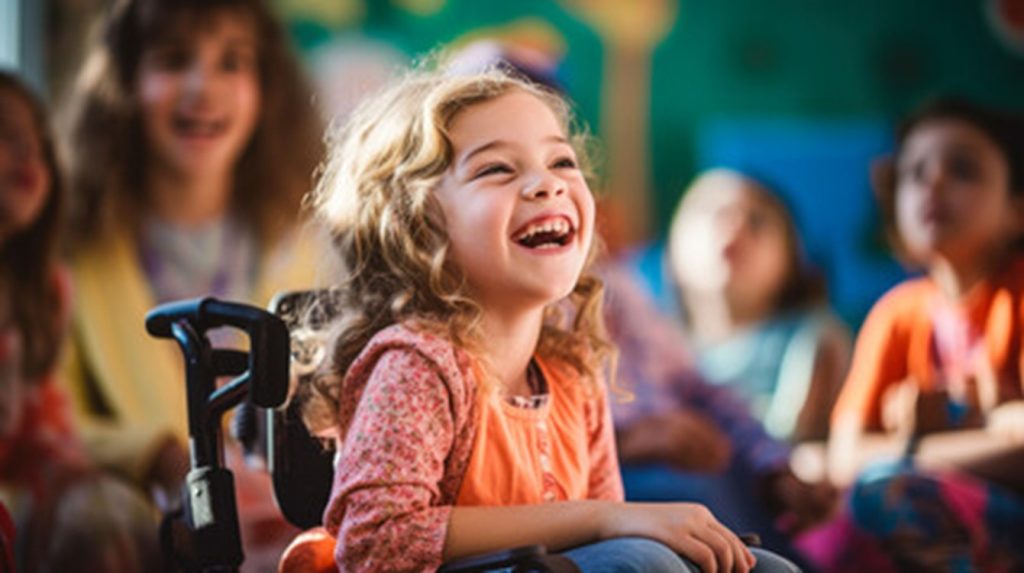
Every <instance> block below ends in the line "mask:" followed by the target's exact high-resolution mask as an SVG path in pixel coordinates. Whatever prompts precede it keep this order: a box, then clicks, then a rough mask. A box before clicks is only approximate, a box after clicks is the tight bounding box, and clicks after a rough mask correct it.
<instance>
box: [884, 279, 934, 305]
mask: <svg viewBox="0 0 1024 573" xmlns="http://www.w3.org/2000/svg"><path fill="white" fill-rule="evenodd" d="M935 291H936V287H935V283H934V282H932V280H931V279H930V278H928V277H926V276H919V277H912V278H909V279H906V280H904V281H901V282H899V283H897V284H896V286H894V287H892V288H890V289H889V290H888V291H886V293H885V294H884V295H882V298H880V299H879V300H878V302H877V303H876V304H875V307H876V308H883V309H886V310H888V311H899V310H907V309H916V308H917V307H918V306H920V305H921V303H922V302H924V301H925V300H926V298H927V297H929V296H931V295H932V293H934V292H935Z"/></svg>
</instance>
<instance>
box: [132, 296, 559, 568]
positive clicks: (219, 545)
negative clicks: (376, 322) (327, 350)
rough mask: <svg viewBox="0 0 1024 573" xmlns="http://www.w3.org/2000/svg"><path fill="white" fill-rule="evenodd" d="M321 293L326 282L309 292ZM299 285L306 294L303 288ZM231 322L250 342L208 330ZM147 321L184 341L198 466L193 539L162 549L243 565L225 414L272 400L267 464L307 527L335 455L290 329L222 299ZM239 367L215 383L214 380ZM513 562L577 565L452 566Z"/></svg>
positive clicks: (193, 564)
mask: <svg viewBox="0 0 1024 573" xmlns="http://www.w3.org/2000/svg"><path fill="white" fill-rule="evenodd" d="M303 292H304V293H306V294H305V296H314V297H315V296H317V295H321V294H325V293H326V291H303ZM299 294H302V293H299ZM221 327H232V328H236V329H238V330H241V331H243V332H245V333H246V335H247V336H248V338H249V351H248V352H245V351H239V350H231V349H224V348H214V347H213V346H212V345H211V343H210V339H209V337H208V336H207V333H208V331H209V330H211V329H215V328H221ZM146 330H147V331H148V332H149V334H150V335H152V336H154V337H158V338H169V339H173V340H174V341H175V342H177V343H178V346H179V348H180V349H181V351H182V354H183V357H184V360H185V384H186V392H187V400H188V418H189V419H188V428H189V449H190V462H191V469H190V471H189V472H188V475H187V477H186V479H185V483H184V485H182V490H181V501H182V507H183V510H184V511H183V515H182V516H181V519H182V520H183V521H184V529H185V531H187V534H186V536H185V537H186V539H184V540H176V538H175V536H173V535H172V534H170V533H169V532H170V531H171V529H172V527H173V520H170V523H169V521H167V520H165V524H164V526H162V528H161V529H162V535H161V537H162V540H163V545H164V551H165V552H166V553H167V554H168V556H169V557H170V560H169V561H171V562H173V563H175V564H176V566H178V567H180V568H182V569H185V570H188V571H202V572H208V573H213V572H217V573H220V572H230V571H237V570H238V568H239V567H240V566H241V564H242V562H243V561H244V558H245V556H244V553H243V550H242V543H241V535H240V532H239V526H238V509H237V507H236V504H235V490H234V478H233V476H232V473H231V471H230V470H229V469H227V468H226V467H225V462H224V441H223V440H224V438H223V432H222V427H223V424H222V420H223V417H224V414H225V413H227V412H228V410H231V409H232V408H234V407H236V406H238V405H239V404H241V403H242V402H243V401H246V400H248V401H249V402H251V404H252V405H253V406H255V407H258V408H263V409H266V416H267V426H268V428H267V430H268V431H267V436H266V439H267V445H266V449H267V454H268V467H269V469H270V472H271V476H272V479H273V483H274V495H275V498H276V501H277V504H278V507H279V509H280V510H281V512H282V514H283V515H284V517H285V519H287V520H288V521H289V522H291V523H293V524H294V525H296V526H298V527H300V528H303V529H306V528H310V527H314V526H317V525H320V522H321V516H322V514H323V509H324V507H325V505H326V503H327V498H328V496H329V494H330V488H331V482H332V476H333V464H332V461H331V459H330V457H329V456H328V455H327V453H326V452H325V451H324V449H323V448H322V447H321V446H320V444H319V443H318V442H317V441H316V440H315V439H314V438H313V437H312V436H310V435H309V433H308V432H307V431H306V429H305V426H304V424H302V421H301V419H300V417H299V414H298V411H297V409H296V407H295V406H294V405H288V406H286V407H284V408H281V406H282V404H284V403H285V400H286V398H287V394H288V385H289V378H290V361H291V337H290V333H289V329H288V326H287V325H286V323H285V321H283V320H282V319H281V318H280V317H278V316H276V315H275V314H273V313H271V312H268V311H265V310H263V309H260V308H257V307H254V306H251V305H247V304H242V303H236V302H227V301H221V300H217V299H215V298H201V299H193V300H186V301H180V302H173V303H168V304H165V305H161V306H159V307H157V308H155V309H153V310H152V311H150V312H149V314H147V316H146ZM226 376H233V377H234V378H232V379H231V380H230V381H229V382H228V383H226V384H224V385H222V386H220V387H218V385H217V380H218V379H219V378H222V377H226ZM505 568H511V569H512V570H513V571H517V572H554V573H559V572H571V571H579V569H578V568H577V567H576V566H575V565H574V564H573V563H572V562H570V561H569V560H568V559H566V558H564V557H561V556H559V555H549V554H547V552H546V550H545V549H544V547H543V546H529V547H522V548H515V549H511V550H506V551H500V552H495V553H489V554H486V555H481V556H473V557H468V558H465V559H459V560H457V561H453V562H449V563H446V564H445V565H444V567H443V568H442V569H441V571H442V572H445V573H470V572H477V571H488V570H494V569H505Z"/></svg>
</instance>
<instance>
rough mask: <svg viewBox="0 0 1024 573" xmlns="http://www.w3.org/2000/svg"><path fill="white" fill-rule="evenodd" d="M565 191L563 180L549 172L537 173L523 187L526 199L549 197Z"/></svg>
mask: <svg viewBox="0 0 1024 573" xmlns="http://www.w3.org/2000/svg"><path fill="white" fill-rule="evenodd" d="M563 193H565V181H563V180H561V179H560V178H558V177H553V176H551V175H550V174H538V175H537V176H536V177H534V178H532V179H531V180H530V181H529V182H528V183H527V184H526V185H525V186H524V187H523V197H525V198H526V199H531V200H536V199H550V198H552V197H558V196H559V195H561V194H563Z"/></svg>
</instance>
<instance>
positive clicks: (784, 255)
mask: <svg viewBox="0 0 1024 573" xmlns="http://www.w3.org/2000/svg"><path fill="white" fill-rule="evenodd" d="M691 193H696V194H697V195H695V196H692V197H687V198H686V201H687V204H686V205H687V206H686V207H685V211H684V212H683V213H681V214H680V216H679V219H678V221H677V222H676V223H675V225H673V228H672V232H671V236H670V241H671V243H672V244H671V252H672V268H673V270H674V272H675V274H676V278H677V280H678V281H679V282H680V284H681V286H683V288H684V289H686V290H689V291H695V292H703V293H709V294H710V293H724V294H725V295H726V297H727V298H728V299H729V300H730V301H735V302H741V303H743V304H744V306H745V307H748V308H749V307H750V306H751V305H752V304H753V305H754V306H757V307H759V308H762V307H763V308H768V307H770V306H771V305H773V304H774V302H773V301H774V300H775V299H776V298H777V297H778V295H779V294H780V292H781V290H782V287H783V285H784V284H785V282H786V279H787V277H788V276H789V273H790V272H792V269H791V268H790V266H791V263H790V261H789V250H790V247H789V242H788V241H789V239H788V237H787V233H786V221H785V219H784V218H783V214H782V213H780V212H779V208H778V206H776V205H775V204H773V203H772V202H770V201H769V200H768V199H766V198H765V197H764V196H763V194H762V193H763V192H762V191H760V190H758V189H756V188H753V187H751V184H749V183H747V182H744V181H743V180H741V179H738V178H737V179H734V180H729V181H723V182H722V183H721V184H716V185H711V186H707V187H703V188H698V189H694V190H693V191H691Z"/></svg>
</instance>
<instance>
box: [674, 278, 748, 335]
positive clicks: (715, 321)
mask: <svg viewBox="0 0 1024 573" xmlns="http://www.w3.org/2000/svg"><path fill="white" fill-rule="evenodd" d="M683 300H684V301H685V305H686V313H687V318H688V322H689V325H690V330H691V331H692V332H693V335H694V338H696V339H697V340H698V341H700V342H704V343H715V342H720V341H722V340H725V339H727V338H729V337H730V336H732V335H734V334H735V333H736V332H737V331H740V330H743V329H744V328H747V327H749V326H751V325H752V324H755V323H757V322H759V321H760V320H761V319H762V318H763V317H764V316H765V314H766V311H765V309H764V308H762V306H763V305H760V304H747V305H744V304H740V303H739V302H738V301H734V300H730V299H729V296H728V295H727V294H726V293H725V292H723V291H718V292H696V291H690V292H686V293H685V295H684V296H683Z"/></svg>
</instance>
